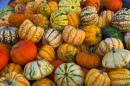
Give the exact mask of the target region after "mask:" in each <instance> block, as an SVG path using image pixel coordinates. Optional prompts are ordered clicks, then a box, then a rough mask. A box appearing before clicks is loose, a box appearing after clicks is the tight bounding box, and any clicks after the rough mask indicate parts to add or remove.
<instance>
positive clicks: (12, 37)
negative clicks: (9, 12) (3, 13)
mask: <svg viewBox="0 0 130 86" xmlns="http://www.w3.org/2000/svg"><path fill="white" fill-rule="evenodd" d="M18 38H19V36H18V28H16V27H7V26H2V27H0V43H6V44H11V45H12V44H14V43H16V42H17V41H18Z"/></svg>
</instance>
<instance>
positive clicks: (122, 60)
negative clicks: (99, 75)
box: [102, 48, 130, 69]
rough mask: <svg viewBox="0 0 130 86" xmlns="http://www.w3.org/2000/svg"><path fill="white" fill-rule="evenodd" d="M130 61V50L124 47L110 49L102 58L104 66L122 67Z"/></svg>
mask: <svg viewBox="0 0 130 86" xmlns="http://www.w3.org/2000/svg"><path fill="white" fill-rule="evenodd" d="M129 62H130V51H128V50H126V49H116V50H115V49H114V48H113V49H112V50H111V51H110V52H108V53H107V54H106V55H105V56H104V57H103V59H102V65H103V66H104V67H105V68H110V69H112V68H122V67H124V66H125V65H126V64H128V63H129Z"/></svg>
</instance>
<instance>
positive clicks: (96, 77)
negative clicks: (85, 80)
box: [92, 74, 100, 86]
mask: <svg viewBox="0 0 130 86" xmlns="http://www.w3.org/2000/svg"><path fill="white" fill-rule="evenodd" d="M99 76H100V74H98V75H97V77H96V79H95V80H94V81H93V83H92V86H94V84H95V82H96V81H97V79H98V78H99Z"/></svg>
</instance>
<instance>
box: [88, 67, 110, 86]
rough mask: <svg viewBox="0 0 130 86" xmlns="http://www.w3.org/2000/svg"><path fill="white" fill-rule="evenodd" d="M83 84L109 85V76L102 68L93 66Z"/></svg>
mask: <svg viewBox="0 0 130 86" xmlns="http://www.w3.org/2000/svg"><path fill="white" fill-rule="evenodd" d="M85 86H110V78H109V77H108V74H107V73H106V72H104V70H98V69H94V68H93V69H91V70H90V71H89V72H88V73H87V75H86V77H85Z"/></svg>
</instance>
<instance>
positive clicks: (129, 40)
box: [124, 32, 130, 50]
mask: <svg viewBox="0 0 130 86" xmlns="http://www.w3.org/2000/svg"><path fill="white" fill-rule="evenodd" d="M124 40H125V44H126V47H127V49H129V50H130V32H127V33H126V34H125V36H124Z"/></svg>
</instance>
